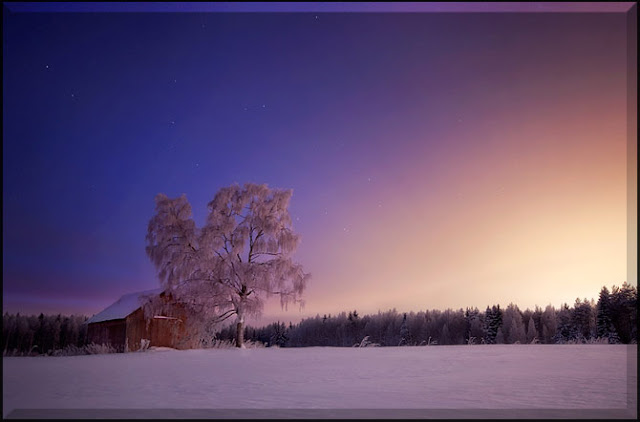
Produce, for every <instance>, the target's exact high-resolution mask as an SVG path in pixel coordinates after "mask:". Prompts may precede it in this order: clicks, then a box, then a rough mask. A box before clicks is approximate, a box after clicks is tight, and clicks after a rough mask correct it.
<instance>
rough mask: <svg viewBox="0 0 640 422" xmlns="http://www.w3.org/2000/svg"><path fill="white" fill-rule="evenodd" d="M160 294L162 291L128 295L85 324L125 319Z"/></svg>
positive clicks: (155, 290) (146, 291) (147, 291)
mask: <svg viewBox="0 0 640 422" xmlns="http://www.w3.org/2000/svg"><path fill="white" fill-rule="evenodd" d="M160 293H162V289H153V290H145V291H142V292H137V293H129V294H128V295H124V296H122V297H121V298H120V299H118V301H117V302H116V303H114V304H113V305H111V306H109V307H107V308H105V309H104V310H103V311H102V312H100V313H97V314H95V315H94V316H92V317H91V318H89V319H88V320H87V322H86V323H87V324H91V323H92V322H102V321H110V320H112V319H122V318H126V317H127V316H128V315H130V314H131V313H132V312H133V311H135V310H136V309H138V308H139V307H140V306H142V304H143V303H144V301H145V300H146V299H147V298H148V297H150V296H154V295H159V294H160Z"/></svg>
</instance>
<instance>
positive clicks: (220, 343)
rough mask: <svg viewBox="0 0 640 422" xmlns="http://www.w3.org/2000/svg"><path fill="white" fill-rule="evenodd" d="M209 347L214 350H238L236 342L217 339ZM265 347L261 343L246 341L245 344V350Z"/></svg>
mask: <svg viewBox="0 0 640 422" xmlns="http://www.w3.org/2000/svg"><path fill="white" fill-rule="evenodd" d="M209 347H210V348H213V349H233V348H236V342H235V341H234V340H220V339H215V340H213V342H211V345H210V346H209ZM264 347H265V345H264V343H262V342H261V341H253V340H245V342H244V348H245V349H261V348H264Z"/></svg>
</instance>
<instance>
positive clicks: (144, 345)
mask: <svg viewBox="0 0 640 422" xmlns="http://www.w3.org/2000/svg"><path fill="white" fill-rule="evenodd" d="M150 343H151V340H148V339H146V338H143V339H141V340H140V352H144V351H145V350H147V349H148V348H149V344H150Z"/></svg>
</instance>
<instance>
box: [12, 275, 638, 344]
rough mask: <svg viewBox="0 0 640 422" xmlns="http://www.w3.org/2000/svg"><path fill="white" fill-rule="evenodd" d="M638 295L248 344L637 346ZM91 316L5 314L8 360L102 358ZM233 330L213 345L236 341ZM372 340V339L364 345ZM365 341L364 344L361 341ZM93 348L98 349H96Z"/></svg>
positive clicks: (415, 316) (256, 331) (362, 325)
mask: <svg viewBox="0 0 640 422" xmlns="http://www.w3.org/2000/svg"><path fill="white" fill-rule="evenodd" d="M637 302H638V291H637V289H636V287H634V286H631V285H630V284H628V283H626V282H625V283H624V284H622V286H621V287H617V286H613V287H612V289H611V291H609V290H608V289H607V288H606V287H603V288H602V289H601V291H600V295H599V297H598V302H597V303H595V302H594V301H593V300H591V301H587V299H583V300H579V299H576V301H575V303H574V304H573V306H572V307H569V306H568V305H567V304H563V305H562V306H561V307H560V309H555V308H554V307H553V306H551V305H548V306H547V307H546V308H545V309H541V308H540V307H537V306H536V308H535V309H534V310H530V309H526V310H524V311H521V310H520V309H519V308H518V307H517V306H516V305H514V304H510V305H509V306H507V307H506V308H505V309H503V308H500V306H499V305H493V306H490V307H489V306H487V308H486V309H485V310H484V311H480V310H478V309H477V308H467V309H464V310H463V309H458V310H451V309H447V310H445V311H439V310H426V311H420V312H408V313H399V312H398V311H396V310H395V309H393V310H390V311H386V312H378V313H377V314H374V315H364V316H361V315H359V314H358V312H357V311H351V312H348V313H347V312H342V313H340V314H338V315H333V316H332V315H323V316H322V317H321V316H320V315H317V316H315V317H314V318H306V319H303V320H302V321H300V322H299V323H298V324H295V325H294V324H291V323H289V325H286V324H285V323H282V322H277V323H273V324H269V325H267V326H264V327H260V328H256V327H251V326H247V327H246V328H245V339H246V340H249V341H253V342H261V343H264V344H265V345H267V346H279V347H305V346H339V347H351V346H354V345H361V344H362V345H365V344H369V345H380V346H399V345H400V346H402V345H435V344H440V345H449V344H501V343H505V344H512V343H544V344H562V343H589V342H604V343H637V336H638V332H637V325H638V324H637ZM86 320H87V317H86V316H79V315H71V316H62V315H43V314H40V315H39V316H35V315H33V316H25V315H20V314H15V315H10V314H8V313H5V314H4V316H3V319H2V342H3V343H2V348H3V349H2V350H3V355H4V356H26V355H32V356H34V355H58V354H60V352H64V351H69V353H70V354H81V352H79V351H78V350H77V348H83V347H84V349H86V350H84V352H86V353H103V352H105V351H106V349H104V348H95V349H96V350H93V349H92V348H87V346H88V345H87V324H86V323H85V322H86ZM234 336H235V327H234V326H233V325H230V326H229V327H225V328H223V329H221V330H220V331H219V332H218V333H217V334H216V339H217V340H221V341H225V340H233V338H234ZM367 337H368V338H367ZM365 338H367V339H366V340H365V341H364V342H363V340H364V339H365ZM91 346H93V345H91Z"/></svg>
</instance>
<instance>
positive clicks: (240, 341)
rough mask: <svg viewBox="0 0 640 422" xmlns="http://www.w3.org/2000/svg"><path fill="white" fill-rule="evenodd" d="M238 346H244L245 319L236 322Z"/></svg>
mask: <svg viewBox="0 0 640 422" xmlns="http://www.w3.org/2000/svg"><path fill="white" fill-rule="evenodd" d="M236 347H242V348H244V321H242V320H240V319H239V321H238V323H237V324H236Z"/></svg>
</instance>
